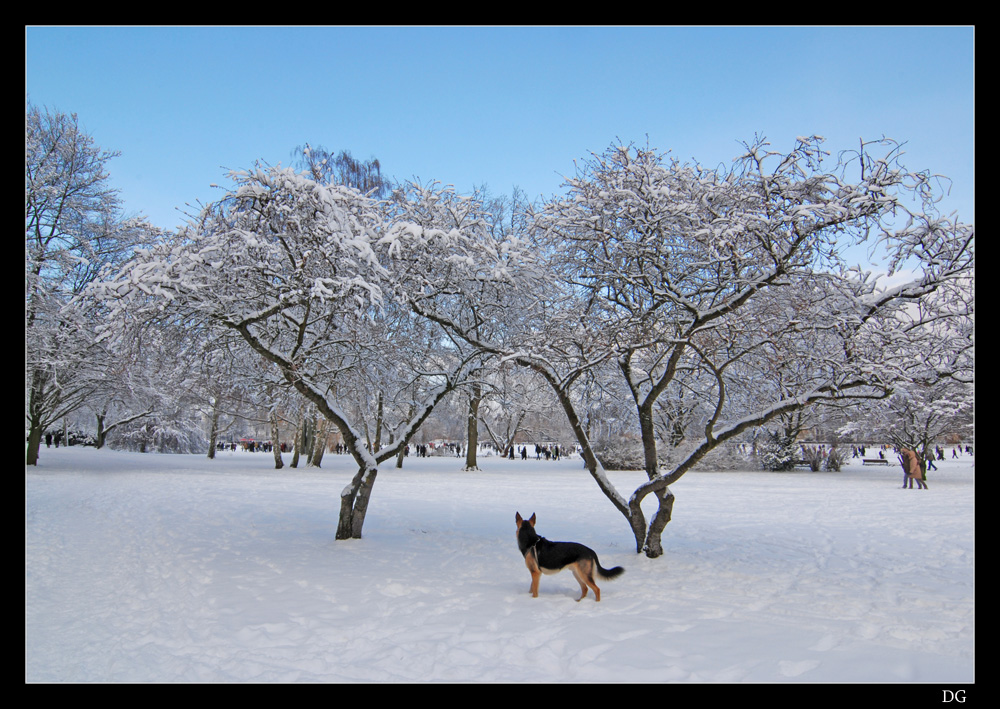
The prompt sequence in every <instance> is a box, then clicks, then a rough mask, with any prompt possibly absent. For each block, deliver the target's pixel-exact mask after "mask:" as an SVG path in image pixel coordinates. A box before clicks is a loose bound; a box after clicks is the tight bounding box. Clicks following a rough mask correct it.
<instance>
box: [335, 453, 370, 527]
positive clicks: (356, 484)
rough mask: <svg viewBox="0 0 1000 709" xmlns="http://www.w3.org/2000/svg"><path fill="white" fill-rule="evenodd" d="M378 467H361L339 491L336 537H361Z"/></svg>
mask: <svg viewBox="0 0 1000 709" xmlns="http://www.w3.org/2000/svg"><path fill="white" fill-rule="evenodd" d="M377 475H378V468H374V467H372V468H361V469H359V470H358V473H357V475H355V476H354V479H353V480H351V483H350V485H348V486H347V487H345V488H344V491H343V492H341V493H340V519H339V520H338V522H337V534H336V538H337V539H361V530H362V528H363V527H364V524H365V515H366V514H367V513H368V502H369V500H370V498H371V493H372V488H373V487H374V485H375V477H376V476H377Z"/></svg>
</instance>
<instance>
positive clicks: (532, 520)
mask: <svg viewBox="0 0 1000 709" xmlns="http://www.w3.org/2000/svg"><path fill="white" fill-rule="evenodd" d="M528 524H530V525H531V526H532V527H534V526H535V513H534V512H532V513H531V519H529V520H528Z"/></svg>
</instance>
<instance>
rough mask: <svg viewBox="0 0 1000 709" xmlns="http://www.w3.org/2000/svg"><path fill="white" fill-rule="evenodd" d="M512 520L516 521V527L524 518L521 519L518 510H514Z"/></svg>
mask: <svg viewBox="0 0 1000 709" xmlns="http://www.w3.org/2000/svg"><path fill="white" fill-rule="evenodd" d="M514 521H515V522H516V523H517V526H518V527H520V526H521V522H523V521H524V520H523V519H521V513H520V512H515V513H514Z"/></svg>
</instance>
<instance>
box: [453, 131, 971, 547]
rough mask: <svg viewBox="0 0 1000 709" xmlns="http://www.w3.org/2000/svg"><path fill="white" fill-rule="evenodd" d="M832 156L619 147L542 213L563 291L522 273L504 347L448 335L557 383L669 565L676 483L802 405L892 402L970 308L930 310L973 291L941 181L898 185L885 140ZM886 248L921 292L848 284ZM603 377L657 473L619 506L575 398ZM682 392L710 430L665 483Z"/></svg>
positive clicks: (583, 437) (595, 467)
mask: <svg viewBox="0 0 1000 709" xmlns="http://www.w3.org/2000/svg"><path fill="white" fill-rule="evenodd" d="M821 143H822V140H821V139H818V138H800V139H798V140H796V143H795V146H794V147H793V149H792V150H791V151H789V152H787V153H777V152H774V151H772V150H770V148H769V145H768V144H767V143H765V142H764V141H760V140H758V141H755V142H754V143H752V144H748V145H746V146H745V148H746V150H745V152H744V153H743V155H741V156H740V157H739V158H738V159H737V160H736V161H735V162H734V164H733V165H732V166H731V167H729V168H728V169H726V168H717V169H706V168H704V167H701V166H698V165H688V164H682V163H679V162H677V161H673V160H669V159H668V158H667V156H664V155H662V154H660V153H658V152H656V151H654V150H650V149H647V148H636V147H634V146H625V145H616V146H612V147H611V148H610V149H609V150H608V151H607V152H605V153H604V154H603V155H596V156H594V157H593V158H592V159H591V160H590V161H588V162H587V163H586V164H585V165H584V166H583V167H582V168H581V169H580V171H579V174H578V175H577V176H576V177H574V178H571V179H569V180H568V181H567V187H568V193H567V194H566V195H565V196H564V197H561V198H559V199H556V200H553V201H551V202H550V203H548V204H546V205H544V206H543V208H542V209H541V210H540V211H539V213H538V214H537V217H536V219H535V222H534V227H535V229H534V235H535V238H536V239H537V241H536V244H537V247H536V248H537V253H538V254H539V258H540V259H544V260H545V264H544V266H542V267H541V268H540V272H541V273H543V274H548V277H549V280H550V281H552V282H551V283H547V282H545V281H544V278H543V279H541V282H540V279H539V269H535V270H534V272H531V273H528V272H526V273H525V274H524V279H525V280H524V281H523V282H522V283H523V284H524V288H523V290H522V291H520V293H522V294H525V295H526V296H527V297H525V298H522V299H521V300H516V301H513V302H508V303H507V304H506V305H505V306H504V307H506V308H507V309H508V311H509V312H516V314H517V317H519V318H521V323H520V327H519V328H515V326H514V325H513V320H512V319H511V318H508V319H507V322H508V323H511V324H510V325H508V326H507V328H506V329H505V331H504V332H505V338H504V339H503V340H501V339H500V338H496V339H494V340H492V341H490V338H489V336H487V335H479V336H477V333H475V332H473V331H472V330H471V329H470V328H469V327H468V325H467V324H465V323H464V322H462V321H460V320H459V319H458V318H449V317H447V316H441V317H439V319H438V321H439V322H447V325H448V326H449V327H450V328H452V330H453V331H454V332H456V333H458V334H459V335H460V336H462V337H465V338H467V339H468V340H469V341H472V342H476V343H477V344H478V345H479V346H481V347H483V348H485V349H489V350H490V351H493V352H495V353H496V354H498V355H501V356H503V357H506V358H507V359H509V360H511V361H516V362H518V363H520V364H522V365H524V366H526V367H529V368H531V369H533V370H534V371H535V372H537V373H538V374H540V375H541V376H542V377H543V378H544V379H545V380H546V381H547V382H548V383H549V384H550V386H551V388H552V390H553V391H554V392H555V394H556V395H557V397H558V398H559V401H560V403H561V404H562V406H563V409H564V411H565V412H566V414H567V417H568V420H569V423H570V426H571V428H572V429H573V431H574V432H575V434H576V436H577V440H578V443H579V445H580V446H581V448H582V451H583V457H584V460H585V464H586V467H587V469H588V470H589V471H590V473H591V475H592V476H593V477H594V479H595V480H596V482H597V483H598V485H599V487H600V489H601V490H602V491H603V492H604V494H605V495H606V496H607V497H608V498H609V499H610V500H611V502H612V503H613V504H614V505H615V507H616V508H617V509H618V510H619V511H620V512H621V513H622V514H623V516H624V517H625V518H626V519H627V520H628V523H629V525H630V527H631V529H632V531H633V534H634V536H635V539H636V550H637V551H640V552H641V551H644V552H645V553H646V554H647V555H649V556H651V557H655V556H659V555H660V554H662V553H663V549H662V544H661V540H660V538H661V535H662V531H663V529H664V527H665V525H666V524H667V522H669V520H670V516H671V512H672V508H673V504H674V495H673V493H672V492H671V490H670V486H671V485H672V484H673V483H675V482H676V481H677V480H679V479H680V478H681V477H682V476H683V475H684V474H685V473H686V472H687V471H689V470H690V469H691V468H692V467H693V466H694V465H695V464H696V463H697V462H698V461H700V460H702V459H703V458H704V457H705V456H706V455H707V454H708V453H709V452H710V451H712V450H713V449H715V448H716V447H717V446H719V445H720V444H722V443H724V442H726V441H729V440H734V439H735V438H736V437H737V436H739V435H740V434H742V433H743V432H744V431H748V430H750V429H753V428H757V427H761V426H763V425H764V424H766V423H768V422H769V421H772V420H773V419H775V418H776V417H778V416H780V415H782V414H785V413H789V412H793V411H796V410H799V409H803V408H805V407H808V406H812V405H815V404H819V403H824V402H844V401H847V400H865V399H872V398H884V397H886V396H888V395H890V394H891V393H892V391H893V389H894V387H895V386H896V385H897V384H898V383H900V382H904V381H907V380H908V378H909V377H911V376H912V374H913V370H914V354H915V353H916V352H918V351H920V350H921V349H924V350H926V348H928V347H930V346H931V341H930V340H929V339H928V336H929V333H928V330H927V329H926V328H924V327H922V324H926V323H928V322H930V321H936V322H938V323H943V322H946V321H950V320H953V319H956V318H965V317H968V313H967V312H965V311H967V309H968V306H969V305H970V303H969V302H962V303H956V301H955V300H954V299H953V298H943V297H939V296H940V295H941V294H944V293H946V292H948V291H949V289H951V288H952V287H953V286H955V284H957V283H960V282H962V281H963V280H966V279H968V278H969V276H970V274H971V272H972V269H973V266H974V251H973V238H974V229H973V227H971V226H969V225H965V224H961V223H957V222H953V221H951V220H949V219H946V218H943V217H940V216H939V215H938V214H936V212H935V211H934V207H933V203H932V199H933V195H932V193H931V191H930V187H931V184H932V179H931V176H929V175H927V174H925V173H912V172H907V171H905V170H904V169H903V168H902V167H901V166H900V165H899V163H898V158H899V152H898V146H896V145H895V144H893V143H891V142H889V141H880V142H878V143H875V144H864V145H862V147H861V149H860V150H859V151H857V152H855V153H853V154H847V153H845V154H843V155H842V156H841V158H840V159H838V160H835V161H833V164H831V165H829V166H828V165H827V164H826V163H827V161H828V155H827V154H826V153H824V152H823V151H822V149H821ZM882 147H884V149H885V152H884V153H883V154H872V150H874V149H878V148H882ZM911 195H916V198H917V200H916V203H915V205H914V202H913V201H911ZM875 243H879V244H881V245H883V246H884V247H885V248H886V249H887V251H888V253H889V254H890V264H891V267H892V268H893V269H896V270H897V271H899V273H900V274H901V273H902V269H904V268H911V269H914V270H915V275H914V276H913V277H912V278H910V279H908V280H905V281H903V282H901V283H899V284H898V285H895V286H893V287H892V288H880V287H879V285H878V282H877V281H876V280H875V279H874V278H873V277H871V276H870V275H867V274H861V273H858V272H857V271H854V270H851V269H850V268H849V267H848V264H847V261H846V258H847V250H848V249H850V248H851V247H854V246H857V245H861V244H868V245H872V244H875ZM897 275H899V274H897ZM529 284H530V285H529ZM513 303H516V304H513ZM963 308H964V309H965V311H963ZM933 346H934V348H935V349H936V350H940V351H939V352H938V354H936V355H935V359H936V361H937V362H938V376H954V375H955V373H956V371H957V369H959V368H962V367H966V366H967V361H966V362H964V363H963V362H960V361H959V358H956V357H955V354H956V353H954V352H950V351H948V345H947V344H946V343H942V342H937V341H935V342H934V343H933ZM612 365H613V366H612ZM949 370H950V371H949ZM612 371H615V372H616V376H618V377H620V378H621V380H622V382H623V383H624V386H625V390H626V391H627V392H628V399H629V400H630V401H631V404H632V406H633V407H634V411H635V414H636V421H637V428H638V430H637V434H638V436H639V438H640V440H641V442H642V446H643V458H644V469H645V471H646V474H647V481H646V482H645V483H643V484H642V485H640V486H639V487H638V488H636V489H635V490H634V491H632V492H631V493H630V494H628V495H625V494H623V493H621V492H620V491H618V490H617V489H616V488H615V486H614V485H613V484H612V483H611V481H610V479H609V478H608V476H607V475H606V474H605V471H604V469H603V467H602V466H601V464H600V462H599V461H598V459H597V457H596V456H595V455H594V451H593V448H592V445H591V442H590V439H589V437H588V436H587V434H586V428H585V417H584V416H583V415H581V412H580V411H579V410H578V409H577V405H578V401H580V399H579V397H575V396H574V392H575V390H576V389H577V388H578V387H580V386H581V385H582V384H583V383H584V382H586V380H587V376H585V375H586V374H588V373H593V374H594V375H596V376H599V377H607V376H610V374H609V373H610V372H612ZM604 390H605V391H609V392H610V391H613V389H612V388H611V387H604ZM682 392H685V393H686V394H690V395H697V397H698V398H699V399H700V402H699V405H700V407H701V409H702V411H703V414H702V415H703V420H702V423H701V433H700V435H699V440H697V441H693V442H692V445H691V447H690V448H689V449H688V450H687V453H686V455H684V456H683V457H681V458H680V459H678V460H676V461H672V462H671V464H670V466H669V467H668V468H662V467H661V465H660V462H659V456H658V445H659V439H658V435H657V425H656V423H657V413H658V411H657V405H658V403H659V402H660V401H661V400H663V399H664V398H666V399H671V398H673V399H677V398H679V397H680V396H681V393H682ZM650 495H652V496H653V497H654V498H655V500H656V508H655V510H654V511H653V514H652V517H651V518H650V519H649V521H648V522H647V517H646V512H645V511H644V509H643V508H642V503H643V501H644V500H645V499H647V498H648V497H649V496H650Z"/></svg>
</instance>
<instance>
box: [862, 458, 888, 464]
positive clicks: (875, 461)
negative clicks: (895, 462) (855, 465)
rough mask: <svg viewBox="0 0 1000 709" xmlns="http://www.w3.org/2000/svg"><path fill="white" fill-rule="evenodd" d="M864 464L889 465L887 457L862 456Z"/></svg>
mask: <svg viewBox="0 0 1000 709" xmlns="http://www.w3.org/2000/svg"><path fill="white" fill-rule="evenodd" d="M861 460H862V462H861V464H862V465H889V461H888V460H886V459H885V458H862V459H861Z"/></svg>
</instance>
